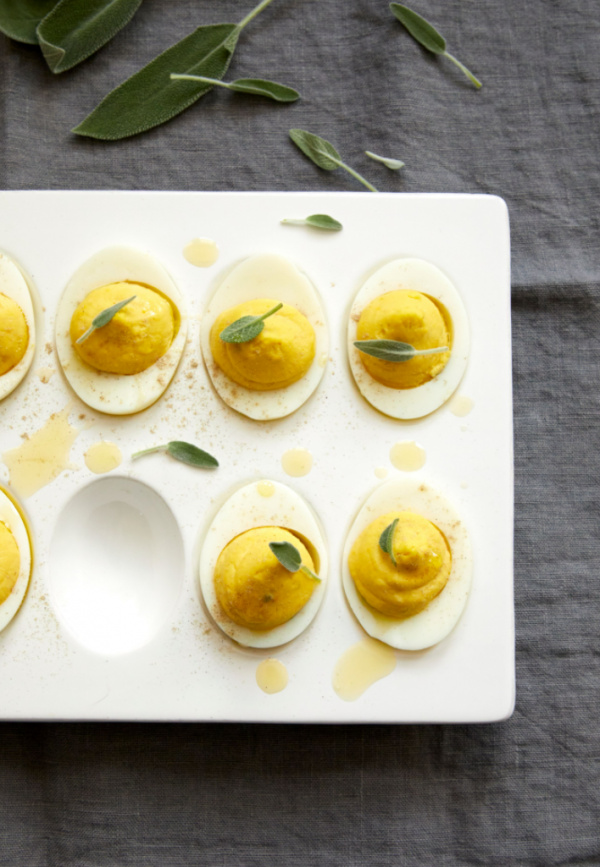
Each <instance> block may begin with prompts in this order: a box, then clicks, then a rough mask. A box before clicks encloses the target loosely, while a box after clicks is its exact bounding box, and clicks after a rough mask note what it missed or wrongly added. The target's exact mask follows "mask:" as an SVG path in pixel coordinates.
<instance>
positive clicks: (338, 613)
mask: <svg viewBox="0 0 600 867" xmlns="http://www.w3.org/2000/svg"><path fill="white" fill-rule="evenodd" d="M314 213H329V214H331V216H333V217H335V218H336V219H339V220H340V221H341V222H342V223H343V225H344V228H343V231H341V232H336V233H333V232H331V233H326V232H322V233H319V232H318V231H310V230H307V229H304V228H302V227H290V226H280V225H279V221H280V220H281V219H282V218H283V217H289V216H290V215H294V216H296V215H298V216H302V215H308V214H314ZM199 235H203V236H206V237H210V238H212V239H214V241H215V242H216V243H217V245H218V247H219V250H220V257H219V259H218V261H217V263H216V264H215V265H214V266H212V267H211V268H206V269H199V268H195V267H194V266H193V265H190V264H189V263H188V262H187V261H186V259H185V258H184V255H183V250H184V248H185V246H186V244H187V243H189V241H190V240H192V239H193V238H195V237H198V236H199ZM0 237H2V246H3V249H4V250H5V251H6V252H7V253H8V254H9V255H11V256H12V257H14V258H15V260H16V261H18V262H19V263H20V264H21V265H22V266H23V267H24V268H26V269H27V271H28V272H29V273H30V274H31V277H32V278H33V280H34V282H35V283H36V285H37V286H38V289H39V293H40V295H41V297H42V300H43V303H44V306H45V308H46V309H45V327H44V330H43V333H41V334H39V335H38V338H39V339H38V347H39V348H40V350H41V352H40V357H39V358H38V360H37V362H36V364H34V368H33V369H32V371H31V372H30V375H29V376H28V377H26V379H25V381H24V382H23V384H22V386H21V387H20V388H19V389H17V390H16V391H15V392H13V394H12V395H10V396H9V397H7V398H6V399H5V400H4V401H3V402H2V403H1V404H0V453H1V452H3V451H4V450H5V449H10V448H14V447H15V446H18V445H19V444H20V443H21V442H22V439H21V437H22V435H24V434H27V433H31V432H32V431H35V430H37V429H38V428H40V427H42V425H43V424H44V423H45V422H46V421H47V419H48V417H49V415H50V413H52V412H56V411H57V410H62V409H63V408H64V407H65V406H67V405H68V404H71V416H70V418H71V423H72V424H75V425H77V427H79V428H80V433H79V436H78V438H77V439H76V441H75V443H74V445H73V447H72V449H71V456H70V462H71V464H72V465H73V467H74V468H73V469H69V470H67V471H66V472H65V473H63V474H62V475H61V476H59V478H58V479H57V480H56V481H54V482H52V483H51V484H50V485H48V486H47V487H45V488H42V489H41V490H40V491H39V492H38V493H37V494H35V495H33V496H32V497H30V498H29V499H28V500H27V501H26V502H25V504H24V505H25V507H26V509H27V511H28V514H29V515H30V517H31V523H32V528H33V532H34V535H35V550H34V562H35V566H34V573H33V578H32V582H31V586H30V589H29V592H28V594H27V596H26V598H25V601H24V604H23V606H22V608H21V610H20V611H19V612H18V613H17V616H16V617H15V618H14V619H13V621H12V622H11V624H10V625H9V627H8V628H7V629H5V630H4V632H2V633H0V695H1V696H2V701H1V704H0V714H1V715H2V716H3V717H5V718H19V719H27V718H31V719H157V720H158V719H163V720H169V719H175V720H177V719H186V720H257V721H258V720H263V721H271V722H276V721H284V720H288V721H289V720H291V721H322V722H352V721H357V722H358V721H364V722H367V721H372V722H374V721H379V722H475V721H485V720H495V719H500V718H503V717H505V716H507V715H509V714H510V712H511V710H512V707H513V702H514V631H513V592H512V415H511V353H510V273H509V237H508V221H507V213H506V207H505V205H504V203H503V202H502V201H501V200H499V199H497V198H494V197H486V196H466V195H457V196H438V195H404V194H400V195H398V194H375V193H373V194H371V193H363V192H357V193H351V194H346V193H344V194H342V193H340V194H330V193H298V194H276V193H272V194H269V193H265V194H255V193H231V194H227V193H225V194H218V193H189V194H188V193H146V192H138V193H110V192H98V193H68V192H44V193H37V192H1V193H0ZM117 244H124V245H127V246H132V247H138V248H141V249H144V250H148V251H149V252H151V253H152V254H153V255H154V256H156V258H157V259H158V260H159V261H160V262H162V263H163V264H164V265H165V267H166V268H167V270H168V271H169V273H170V274H171V275H172V277H173V280H174V281H175V282H176V284H177V285H178V286H179V288H180V290H181V292H182V295H183V296H184V299H185V302H186V306H187V308H188V312H189V314H190V315H189V324H190V328H189V337H188V342H187V344H186V346H185V349H184V354H183V358H182V361H181V364H180V366H179V368H178V370H177V373H176V375H175V377H174V379H173V382H172V383H171V386H170V388H169V390H168V391H167V393H166V394H165V395H164V396H163V397H162V398H161V399H160V400H159V401H157V402H156V403H155V404H154V405H153V406H151V407H149V408H148V409H147V410H145V411H144V412H142V413H139V414H138V415H136V416H130V417H109V416H106V415H104V414H102V413H96V412H92V411H90V410H89V409H88V408H87V407H86V406H85V405H84V404H82V403H81V402H80V401H79V400H77V399H76V398H74V397H73V393H72V391H71V389H70V387H69V386H68V384H67V383H66V381H65V380H64V378H63V377H62V375H61V373H60V371H59V365H58V361H57V359H56V356H55V351H54V348H53V336H54V317H55V313H56V305H57V302H58V298H59V296H60V293H61V291H62V288H63V287H64V286H65V285H66V283H67V281H68V279H69V277H70V276H71V275H72V274H73V272H74V271H75V270H76V268H77V267H78V266H79V264H80V263H81V262H83V261H85V260H86V259H88V258H89V257H90V256H92V255H93V254H94V253H96V252H97V251H99V250H101V249H103V248H105V247H107V246H111V245H117ZM269 251H270V252H276V253H279V254H281V255H283V256H285V257H286V258H287V259H289V260H290V261H293V262H295V263H297V264H298V265H300V266H301V267H302V268H303V269H305V270H306V273H307V274H310V275H311V278H312V279H313V280H314V281H315V284H316V285H318V286H319V287H322V288H321V297H322V300H323V304H324V306H325V313H326V316H327V320H328V323H329V326H330V334H331V349H330V353H329V355H330V358H331V361H330V362H329V363H328V365H327V368H326V371H325V376H324V379H323V381H322V383H321V385H320V387H319V388H318V389H317V391H316V393H315V394H314V395H313V397H312V398H311V399H310V400H309V401H308V402H307V403H306V404H304V406H302V407H301V408H300V409H299V410H298V411H297V412H295V413H293V414H292V415H290V416H288V417H286V418H284V419H281V420H279V421H275V422H255V421H252V420H250V419H247V418H244V417H243V416H241V415H239V414H238V413H236V412H235V411H233V410H232V409H230V408H229V407H227V406H226V405H225V404H223V402H222V401H221V400H220V399H219V398H218V397H217V395H216V394H215V393H214V391H213V388H212V386H211V384H210V380H209V377H208V374H207V372H206V370H205V368H204V366H203V363H202V358H201V354H200V345H199V343H200V341H199V331H200V328H199V324H200V323H199V320H200V317H201V315H202V311H203V309H204V306H205V305H206V303H207V300H208V299H209V298H210V296H211V294H212V292H214V289H215V287H216V285H217V283H219V282H221V281H222V279H223V276H224V275H225V274H226V273H227V272H228V271H229V270H230V269H231V267H233V265H234V264H235V263H236V262H239V261H240V260H242V259H244V258H247V257H248V256H251V255H254V254H257V253H264V252H269ZM404 256H410V257H415V258H421V259H426V260H428V261H430V262H432V263H433V264H434V265H436V266H438V267H439V268H441V269H442V270H443V271H444V273H446V274H447V275H448V277H449V278H450V279H451V280H452V282H453V283H454V284H455V285H456V286H457V288H458V290H459V291H460V294H461V297H462V299H463V301H464V304H465V307H466V309H467V313H468V316H469V321H470V324H471V335H472V343H471V352H470V356H469V364H468V368H467V371H466V374H465V376H464V379H463V380H462V383H461V394H464V395H466V396H468V397H470V398H471V399H472V400H473V402H474V405H473V409H472V411H471V412H470V413H469V415H468V416H467V417H466V418H457V417H456V416H454V415H453V414H452V413H451V412H450V410H449V408H448V405H446V406H444V407H442V408H441V409H440V410H438V411H437V412H434V413H432V414H431V415H429V416H427V417H426V418H424V419H421V420H419V421H415V422H401V421H397V420H395V419H391V418H388V417H387V416H384V415H382V414H381V413H379V412H377V411H376V410H374V409H373V408H372V407H371V406H370V405H369V404H368V403H367V402H366V401H365V400H364V399H363V398H362V396H361V395H360V394H359V392H358V390H357V388H356V386H355V384H354V381H353V378H352V375H351V372H350V369H349V366H348V360H347V353H346V335H347V321H348V314H349V310H350V306H351V301H352V299H353V297H354V296H355V294H356V292H357V291H358V288H359V287H360V286H361V285H362V284H363V283H364V282H365V280H366V278H367V276H368V275H369V274H371V273H373V271H374V270H375V269H376V268H377V267H379V266H380V265H381V264H384V263H385V262H388V261H390V260H391V259H397V258H400V257H404ZM39 367H43V368H44V369H46V368H48V369H53V370H55V373H54V375H52V376H50V377H49V378H48V376H44V377H43V379H42V378H41V377H40V376H39V375H37V371H38V369H39ZM44 379H45V380H46V381H45V382H44V381H43V380H44ZM100 439H106V440H110V441H111V442H114V443H116V444H117V445H118V446H119V448H120V450H121V452H122V454H123V463H122V464H121V466H120V467H119V469H118V470H117V473H119V474H120V475H122V476H125V477H127V478H131V479H134V480H136V481H140V482H143V483H145V484H146V485H148V486H149V487H150V488H152V489H153V490H154V491H155V492H156V493H158V494H159V495H160V496H161V497H162V498H163V499H164V501H165V503H166V504H167V506H168V507H169V509H170V510H171V511H172V513H173V515H174V517H175V520H176V522H177V524H178V526H179V528H180V532H181V535H182V538H183V542H184V553H185V561H184V564H183V568H182V570H181V571H180V572H179V576H180V578H181V581H182V587H181V592H180V594H179V596H178V597H177V601H176V602H175V605H174V608H173V610H172V612H171V613H170V614H167V615H166V620H165V622H164V624H163V626H162V627H161V628H160V629H159V630H158V632H156V633H155V634H154V637H153V638H152V639H151V640H150V641H148V643H146V644H145V645H144V646H143V647H140V648H138V649H137V650H133V651H131V652H130V653H126V654H123V653H121V654H116V655H112V656H110V655H108V654H105V653H95V652H92V651H91V650H89V649H87V648H85V647H83V645H82V644H81V642H80V641H78V640H77V639H75V638H74V637H73V636H72V634H71V632H70V631H69V629H67V628H66V626H65V624H64V622H63V620H62V619H59V617H58V616H57V615H58V614H59V611H58V610H57V609H55V607H54V602H53V598H52V597H51V594H50V591H49V586H50V574H51V567H52V563H51V550H50V543H51V538H52V534H53V531H54V527H55V525H56V522H57V520H58V519H59V516H60V515H61V513H62V511H63V509H64V508H65V506H66V504H67V503H68V502H69V500H70V499H71V497H72V496H73V495H75V494H77V493H78V492H79V491H81V490H82V489H84V488H85V486H86V485H88V484H89V483H90V482H91V481H92V480H93V479H95V478H98V477H97V476H93V474H92V473H91V472H90V471H89V470H88V469H87V467H86V465H85V461H84V455H85V452H86V451H87V449H88V448H89V447H90V445H91V444H93V443H95V442H98V441H99V440H100ZM169 439H183V440H189V441H193V442H195V443H197V444H198V445H199V446H201V447H202V448H204V449H206V450H207V451H209V452H210V453H211V454H214V455H215V456H216V457H217V458H218V459H219V461H220V464H221V465H220V467H219V468H218V469H217V470H214V471H211V472H203V471H200V470H193V469H192V468H190V467H186V466H184V465H183V464H178V463H176V462H175V461H173V460H171V459H170V458H168V457H167V456H166V455H161V454H154V455H149V456H147V457H145V458H140V459H139V460H138V461H135V462H132V461H131V460H130V455H131V454H132V452H135V451H137V450H138V449H143V448H146V447H149V446H151V445H157V444H159V443H161V442H166V441H168V440H169ZM401 440H415V441H417V442H418V443H419V444H420V445H421V447H422V448H424V449H425V451H426V454H427V461H426V463H425V466H424V467H423V468H422V469H421V470H419V471H417V473H413V474H411V477H414V478H418V479H422V480H423V481H424V482H425V483H427V484H430V485H431V486H432V487H434V488H438V489H440V490H442V491H443V492H444V493H445V494H446V496H447V497H448V499H450V500H451V502H452V503H453V504H454V505H455V507H456V509H457V510H458V512H459V513H460V515H461V516H462V518H463V520H464V522H465V525H466V526H467V527H468V528H469V534H470V537H471V542H472V546H473V553H474V563H475V564H476V568H475V571H474V575H473V585H472V590H471V595H470V598H469V603H468V605H467V608H466V610H465V612H464V615H463V616H462V617H461V619H460V621H459V623H458V625H457V627H456V629H455V630H454V631H453V633H452V635H451V636H449V638H448V640H445V641H443V642H442V643H441V644H439V645H437V646H436V647H433V648H431V649H430V650H427V651H419V652H417V653H408V652H405V653H402V652H399V653H398V664H397V666H396V668H395V670H394V672H393V673H392V674H391V675H390V676H389V677H387V678H384V679H383V680H381V681H379V682H377V683H376V684H374V685H373V686H372V687H371V688H370V689H368V690H367V692H366V693H365V694H364V695H363V696H362V697H361V698H359V699H358V700H357V701H355V702H344V701H342V700H341V699H339V698H338V696H337V695H336V694H335V692H334V690H333V687H332V683H331V681H332V676H333V671H334V669H335V665H336V663H337V661H338V659H339V658H340V656H341V655H342V654H343V653H344V652H345V651H346V650H347V649H348V648H349V647H350V646H351V645H353V644H355V643H356V642H357V641H359V640H360V639H361V637H362V636H363V635H364V633H363V631H362V629H361V627H360V626H359V625H358V624H357V622H356V620H355V618H354V616H353V615H352V613H351V611H350V609H349V608H348V606H347V603H346V601H345V598H344V593H343V589H342V583H341V571H340V561H341V556H342V550H343V546H344V541H345V538H346V535H347V533H348V530H349V528H350V526H351V523H352V520H353V518H354V516H355V515H356V513H357V511H358V509H359V506H360V505H361V503H362V502H363V501H364V499H365V498H366V496H367V495H368V493H369V492H370V491H371V490H372V488H373V486H374V485H375V484H376V483H377V477H376V475H375V471H376V469H378V468H382V467H386V468H388V470H389V473H388V476H387V478H390V479H391V478H394V477H399V476H400V475H401V474H400V473H399V471H397V470H395V469H394V468H393V467H392V466H391V464H390V462H389V453H390V449H391V447H392V446H393V444H394V443H396V442H398V441H401ZM293 448H303V449H307V450H308V451H310V452H311V453H312V455H313V458H314V463H313V467H312V469H311V471H310V472H309V473H308V474H307V475H306V476H302V477H300V478H295V479H293V480H290V478H289V477H288V476H286V474H285V473H284V471H283V469H282V466H281V456H282V455H283V454H284V452H286V451H288V450H290V449H293ZM261 478H271V479H274V480H275V481H278V482H283V483H289V484H291V485H292V486H293V487H294V488H295V489H296V490H297V491H298V492H299V493H300V494H301V495H302V496H303V497H304V498H305V500H306V501H307V502H308V503H310V504H311V505H312V506H313V507H314V509H315V511H316V512H317V513H318V515H319V517H320V519H321V521H322V523H323V526H324V531H325V535H326V539H327V545H328V550H329V556H330V563H331V573H330V579H329V587H328V591H327V593H326V596H325V599H324V602H323V605H322V607H321V610H320V611H319V615H318V617H317V618H315V621H314V622H313V624H312V625H311V627H310V629H308V630H307V631H306V632H304V633H302V635H300V636H298V638H297V639H295V640H294V641H293V642H291V643H289V644H288V645H286V646H285V647H283V648H281V650H278V651H277V658H278V659H280V661H281V662H282V663H283V664H284V665H285V666H286V668H287V670H288V673H289V683H288V685H287V687H286V688H285V689H284V690H283V691H281V692H279V693H277V694H275V695H267V694H265V693H263V692H262V690H260V689H259V688H258V686H257V684H256V667H257V665H258V663H259V662H260V660H261V659H262V658H264V656H266V655H268V651H257V650H243V649H241V648H239V647H237V646H236V645H234V644H233V642H231V641H230V640H229V639H228V638H227V637H226V636H224V635H223V634H222V633H221V632H220V630H218V629H217V628H216V627H215V626H214V624H213V623H212V622H211V620H210V619H209V617H208V615H207V614H206V613H205V611H204V608H203V606H202V603H201V599H200V593H199V590H198V581H197V570H198V561H199V555H200V539H201V536H202V532H203V530H204V528H205V526H206V524H207V522H209V521H210V519H211V517H212V516H213V515H214V514H215V512H216V511H217V509H218V508H219V506H220V505H221V504H222V503H224V502H225V500H226V499H227V497H228V496H229V495H230V494H231V493H232V492H233V491H234V490H235V489H236V488H238V487H239V485H240V484H243V483H244V482H248V481H251V480H252V479H256V480H258V479H261ZM7 480H8V473H7V470H6V467H5V466H4V465H3V464H2V463H1V462H0V484H6V482H7ZM60 614H61V617H63V613H62V610H61V612H60Z"/></svg>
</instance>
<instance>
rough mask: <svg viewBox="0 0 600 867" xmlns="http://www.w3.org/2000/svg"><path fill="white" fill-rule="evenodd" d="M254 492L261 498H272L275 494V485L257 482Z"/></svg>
mask: <svg viewBox="0 0 600 867" xmlns="http://www.w3.org/2000/svg"><path fill="white" fill-rule="evenodd" d="M256 490H257V491H258V493H259V494H260V495H261V497H272V496H273V494H274V493H275V485H274V484H273V482H266V481H265V482H259V483H258V484H257V486H256Z"/></svg>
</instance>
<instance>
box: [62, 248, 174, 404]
mask: <svg viewBox="0 0 600 867" xmlns="http://www.w3.org/2000/svg"><path fill="white" fill-rule="evenodd" d="M123 302H126V303H125V304H124V306H122V307H121V309H119V310H118V312H116V313H115V314H114V316H113V317H112V319H111V320H110V321H109V322H108V323H107V324H106V325H103V326H102V327H96V328H93V327H92V322H93V320H94V319H95V318H96V317H97V316H98V315H99V314H101V313H103V311H105V310H107V309H109V308H111V307H113V306H115V305H118V304H122V303H123ZM186 334H187V318H186V316H185V313H184V306H183V298H182V296H181V293H180V292H179V289H178V288H177V286H176V285H175V283H174V282H173V280H172V279H171V277H170V275H169V274H168V273H167V271H166V270H165V269H164V268H163V266H162V265H161V264H160V263H159V262H157V261H156V260H155V259H154V258H153V257H152V256H150V255H148V254H147V253H144V252H142V251H140V250H135V249H131V248H129V247H110V248H108V249H105V250H102V251H101V252H99V253H96V254H95V255H94V256H92V257H91V258H90V259H88V260H87V261H86V262H85V263H84V264H83V265H82V266H81V267H80V268H79V269H78V270H77V271H76V272H75V274H74V275H73V277H72V278H71V279H70V280H69V282H68V284H67V286H66V288H65V290H64V292H63V294H62V296H61V299H60V301H59V305H58V310H57V314H56V349H57V352H58V358H59V361H60V363H61V365H62V368H63V371H64V374H65V376H66V378H67V380H68V381H69V384H70V385H71V387H72V388H73V390H74V391H75V392H76V393H77V395H78V396H79V397H80V398H81V399H82V400H83V401H84V403H86V404H87V405H88V406H90V407H92V409H95V410H99V411H101V412H106V413H110V414H111V415H128V414H130V413H135V412H139V411H140V410H143V409H146V407H148V406H150V405H151V404H153V403H154V402H155V401H157V400H158V398H159V397H160V396H161V395H162V394H163V392H164V391H165V390H166V388H167V386H168V385H169V383H170V382H171V379H172V378H173V376H174V375H175V371H176V369H177V366H178V364H179V361H180V359H181V355H182V352H183V348H184V345H185V339H186Z"/></svg>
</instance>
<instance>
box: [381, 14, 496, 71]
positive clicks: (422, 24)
mask: <svg viewBox="0 0 600 867" xmlns="http://www.w3.org/2000/svg"><path fill="white" fill-rule="evenodd" d="M390 9H391V10H392V13H393V14H394V15H395V17H396V18H397V19H398V21H399V22H400V24H402V25H404V27H406V29H407V30H408V32H409V33H410V35H411V36H412V37H413V39H415V40H416V41H417V42H418V43H419V45H422V46H423V48H425V49H426V50H427V51H430V52H431V53H432V54H441V55H442V56H443V57H447V58H448V60H451V61H452V63H454V64H455V65H456V66H458V68H459V69H460V70H461V72H463V73H464V74H465V75H466V76H467V78H468V79H469V81H470V82H471V83H472V84H474V85H475V87H477V88H479V87H481V82H480V81H479V80H478V79H477V78H475V76H474V75H473V73H472V72H470V71H469V70H468V69H467V67H466V66H464V65H463V64H462V63H461V62H460V60H457V59H456V57H454V56H453V55H452V54H450V53H449V52H448V51H446V40H445V39H444V37H443V36H442V34H441V33H438V31H437V30H436V29H435V27H434V26H433V24H430V23H429V21H426V20H425V18H422V17H421V16H420V15H417V13H416V12H413V10H412V9H409V8H408V6H404V5H403V4H402V3H390Z"/></svg>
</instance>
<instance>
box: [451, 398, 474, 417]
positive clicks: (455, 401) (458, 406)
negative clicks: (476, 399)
mask: <svg viewBox="0 0 600 867" xmlns="http://www.w3.org/2000/svg"><path fill="white" fill-rule="evenodd" d="M473 405H474V404H473V401H472V399H471V398H470V397H467V395H466V394H457V395H456V397H453V398H452V400H451V401H450V404H449V409H450V412H451V413H452V414H453V415H457V416H458V417H459V418H463V417H464V416H465V415H469V413H470V412H471V410H472V409H473Z"/></svg>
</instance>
